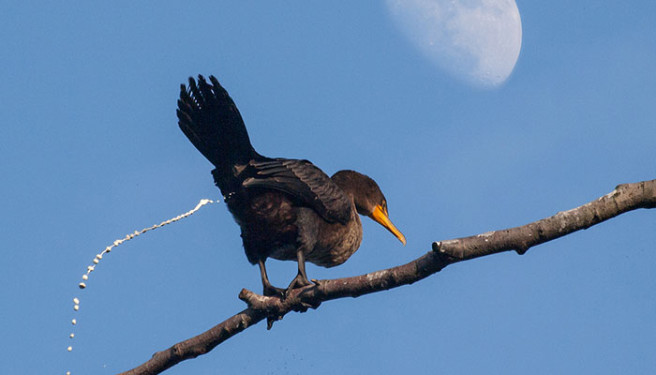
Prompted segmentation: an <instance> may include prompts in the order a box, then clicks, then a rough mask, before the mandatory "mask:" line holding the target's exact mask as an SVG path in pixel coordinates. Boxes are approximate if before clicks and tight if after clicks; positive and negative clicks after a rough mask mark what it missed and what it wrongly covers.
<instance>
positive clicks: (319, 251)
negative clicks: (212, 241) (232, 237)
mask: <svg viewBox="0 0 656 375" xmlns="http://www.w3.org/2000/svg"><path fill="white" fill-rule="evenodd" d="M209 80H210V82H209V83H208V82H207V81H206V80H205V78H204V77H203V76H201V75H199V76H198V83H196V81H195V80H194V79H193V78H189V87H188V88H187V87H185V85H184V84H183V85H181V87H180V100H178V110H177V115H178V124H179V125H180V129H182V131H183V132H184V134H185V135H186V136H187V138H189V140H190V141H191V143H193V145H194V146H195V147H196V148H197V149H198V151H200V152H201V153H202V154H203V155H204V156H205V157H206V158H207V159H208V160H209V161H210V162H211V163H212V164H214V166H215V167H216V168H215V169H214V170H213V171H212V175H213V176H214V182H215V183H216V185H217V186H218V187H219V189H221V194H223V198H224V200H225V202H226V203H227V205H228V209H229V210H230V212H231V213H232V215H233V216H234V218H235V221H236V222H237V223H238V224H239V227H240V228H241V237H242V240H243V243H244V249H245V250H246V256H247V257H248V260H249V261H250V262H251V263H252V264H256V263H257V264H258V265H259V267H260V273H261V276H262V285H263V287H264V294H265V295H268V296H272V295H278V296H284V295H285V291H284V290H282V289H278V288H275V287H273V286H272V285H271V283H270V282H269V279H268V277H267V272H266V268H265V265H264V262H265V261H266V259H267V258H274V259H279V260H296V261H297V262H298V274H297V275H296V278H294V280H293V281H292V282H291V284H290V285H289V287H288V289H292V288H297V287H302V286H306V285H310V281H308V279H307V275H306V273H305V261H306V260H308V261H310V262H312V263H314V264H317V265H319V266H324V267H333V266H337V265H339V264H342V263H344V262H345V261H346V260H347V259H348V258H349V257H350V256H351V255H352V254H353V253H354V252H355V251H356V250H357V249H358V247H359V246H360V242H361V240H362V225H361V223H360V217H359V216H358V214H361V215H366V216H369V217H371V218H372V219H373V220H375V221H377V222H378V223H380V224H381V225H383V226H384V227H385V228H387V229H388V230H389V231H390V232H392V233H393V234H394V235H395V236H396V237H397V238H398V239H399V240H401V242H403V244H404V245H405V242H406V241H405V237H404V236H403V234H401V232H400V231H399V230H398V229H396V227H395V226H394V225H393V224H392V222H391V221H390V220H389V218H388V213H387V201H386V200H385V197H384V196H383V193H382V192H381V191H380V188H379V187H378V185H377V184H376V182H374V180H372V179H371V178H369V177H367V176H365V175H363V174H360V173H358V172H355V171H349V170H344V171H339V172H337V173H335V174H334V175H333V176H332V177H330V178H329V177H328V176H327V175H326V174H325V173H324V172H323V171H321V170H320V169H319V168H317V167H315V166H314V165H313V164H312V163H310V162H309V161H307V160H296V159H283V158H268V157H265V156H262V155H260V154H258V153H257V152H256V151H255V149H253V146H252V145H251V142H250V140H249V138H248V133H247V132H246V126H245V125H244V121H243V120H242V118H241V115H240V114H239V111H238V110H237V107H236V106H235V103H234V102H233V101H232V99H231V98H230V96H229V95H228V93H227V92H226V90H225V89H224V88H223V87H221V85H220V84H219V81H218V80H217V79H216V78H214V77H213V76H210V77H209Z"/></svg>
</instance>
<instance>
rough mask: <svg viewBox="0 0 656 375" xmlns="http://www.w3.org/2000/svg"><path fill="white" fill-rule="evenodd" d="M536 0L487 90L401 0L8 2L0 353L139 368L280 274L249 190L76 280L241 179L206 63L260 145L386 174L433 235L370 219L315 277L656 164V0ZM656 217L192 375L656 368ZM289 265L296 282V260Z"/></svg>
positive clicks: (5, 365)
mask: <svg viewBox="0 0 656 375" xmlns="http://www.w3.org/2000/svg"><path fill="white" fill-rule="evenodd" d="M518 7H519V10H520V13H521V16H522V24H523V45H522V51H521V54H520V57H519V61H518V63H517V66H516V68H515V71H514V73H513V75H512V76H511V77H510V79H509V80H508V81H507V83H506V84H505V85H503V86H502V87H500V88H498V89H496V90H480V89H476V88H472V87H470V86H467V85H465V84H462V83H461V82H460V81H458V80H456V79H454V78H452V77H451V76H449V75H447V74H445V73H443V72H441V71H440V70H439V69H438V68H437V67H436V66H435V65H433V64H432V63H431V62H430V61H428V60H426V59H425V57H424V56H423V55H422V54H421V53H420V52H418V51H417V50H416V49H415V48H414V47H413V45H412V44H411V43H410V42H409V41H408V40H407V39H406V38H405V36H404V35H403V34H402V33H401V32H400V31H399V30H398V29H397V28H396V26H395V24H394V23H393V22H392V20H391V19H390V17H389V15H388V13H387V10H386V8H385V6H384V4H383V3H382V2H381V3H376V2H337V3H335V2H316V1H315V2H300V1H299V2H292V3H286V4H285V5H273V4H271V3H269V2H267V3H266V4H265V3H264V2H262V3H259V4H256V5H255V4H248V5H247V4H245V3H244V2H239V3H238V2H230V3H228V2H223V1H219V2H215V1H207V2H195V3H184V4H183V3H179V4H177V3H173V2H126V1H115V2H111V3H105V4H98V3H96V4H93V3H90V2H82V1H79V2H68V3H66V4H61V3H60V4H55V3H43V2H33V1H22V2H13V3H11V4H4V5H3V7H2V8H3V10H2V12H0V35H1V39H0V40H1V41H2V51H3V52H2V57H1V58H0V62H1V64H2V69H0V82H1V83H2V86H3V90H1V91H0V103H2V104H0V105H1V106H2V113H3V120H2V122H3V126H2V127H0V153H1V154H0V155H1V156H2V158H1V160H2V161H1V162H0V174H1V175H2V176H3V177H4V183H3V184H2V185H1V186H0V196H2V197H3V199H2V208H3V215H2V216H1V218H0V221H1V224H0V227H2V228H3V231H4V233H5V234H4V236H3V248H4V252H3V254H4V258H3V261H2V262H1V263H0V264H1V265H2V266H1V267H2V272H0V281H1V282H2V285H3V287H2V288H1V289H0V290H1V291H2V300H3V301H4V302H3V304H4V306H3V309H2V314H1V316H2V319H1V322H2V323H0V324H1V325H2V332H3V336H4V341H5V345H4V349H3V350H2V354H0V356H1V357H0V372H2V373H15V374H46V373H50V374H52V373H54V374H63V373H65V371H67V370H70V371H72V373H73V374H114V373H117V372H120V371H125V370H127V369H130V368H132V367H134V366H136V365H139V364H141V363H142V362H143V361H145V360H147V359H148V358H149V357H150V356H151V354H152V353H154V352H155V351H158V350H162V349H165V348H167V347H169V346H170V345H171V344H173V343H175V342H178V341H180V340H182V339H186V338H188V337H191V336H193V335H195V334H197V333H200V332H202V331H204V330H206V329H208V328H210V327H211V326H213V325H214V324H216V323H218V322H220V321H222V320H224V319H225V318H227V317H229V316H231V315H232V314H234V313H236V312H238V311H240V310H241V309H243V308H244V305H243V303H242V302H241V301H239V300H238V299H237V294H238V292H239V290H240V289H241V288H243V287H245V288H249V289H252V290H256V291H259V290H260V281H259V274H258V270H257V267H253V266H251V265H250V264H249V263H248V262H247V260H246V257H245V255H244V253H243V250H242V247H241V241H240V237H239V230H238V227H237V225H236V224H235V223H234V222H233V220H232V217H231V216H230V214H229V213H228V212H227V209H226V208H225V207H224V205H223V204H221V205H212V206H209V207H207V208H205V209H203V210H202V211H201V212H199V213H198V214H196V215H194V216H192V217H191V218H189V219H187V220H185V221H182V222H180V223H178V224H175V225H172V226H170V227H167V228H166V229H161V230H158V231H155V232H152V233H149V234H148V235H146V236H143V237H139V238H137V239H135V240H133V241H130V242H129V243H127V244H124V245H122V246H120V247H119V248H117V249H116V250H115V251H114V252H112V253H111V254H109V255H108V256H107V257H106V258H105V259H104V260H103V262H102V263H101V264H100V265H99V266H98V269H97V271H96V272H94V273H93V274H92V276H91V279H90V280H89V288H87V290H85V291H83V292H80V291H79V290H78V289H77V287H76V285H77V283H78V282H79V281H80V276H81V275H82V273H83V272H84V271H85V269H86V266H87V265H88V264H89V263H90V261H91V260H92V258H93V256H94V255H95V254H96V253H97V252H99V251H100V250H102V249H103V248H104V247H105V246H107V245H108V244H110V243H111V242H112V241H113V240H114V239H117V238H120V237H122V236H123V235H125V234H127V233H129V232H132V231H134V230H135V229H141V228H144V227H146V226H150V225H152V224H155V223H158V222H160V221H162V220H165V219H167V218H169V217H173V216H176V215H178V214H179V213H182V212H184V211H187V210H189V209H191V208H192V207H193V206H194V205H195V204H196V203H197V202H198V200H199V199H201V198H214V199H215V198H218V197H219V192H218V189H216V188H215V187H214V185H213V183H212V179H211V176H210V169H211V166H210V164H209V162H207V161H206V160H205V159H204V158H203V157H202V155H200V153H198V152H197V151H196V150H195V149H194V148H193V146H191V144H190V143H189V142H188V141H187V139H186V138H185V137H184V136H183V134H182V133H181V132H180V131H179V129H178V127H177V123H176V117H175V106H176V99H177V96H178V87H179V84H180V83H182V82H184V81H185V80H186V78H187V77H188V76H190V75H196V74H198V73H202V74H205V75H209V74H214V75H216V76H217V77H218V78H219V79H220V80H221V82H222V83H223V84H224V85H225V86H226V88H227V89H228V90H229V92H230V93H231V95H232V96H233V98H234V99H235V101H236V103H237V105H238V106H239V108H240V110H241V113H242V115H243V117H244V119H245V121H246V124H247V127H248V130H249V132H250V135H251V140H252V142H253V144H254V146H255V147H256V149H257V150H258V151H259V152H260V153H262V154H264V155H268V156H285V157H294V158H307V159H309V160H311V161H313V162H314V163H315V164H316V165H318V166H320V167H321V168H322V169H324V171H326V172H327V173H329V174H332V173H333V172H335V171H337V170H339V169H356V170H358V171H361V172H363V173H366V174H368V175H370V176H372V177H373V178H375V179H376V180H377V181H378V183H379V184H380V186H381V188H382V189H383V191H384V193H385V195H386V196H387V199H388V202H389V208H390V215H391V218H392V219H393V221H394V222H395V224H396V225H397V226H398V227H399V228H400V229H401V230H402V231H403V232H404V234H405V235H406V237H407V239H408V245H407V246H406V247H402V246H401V245H400V244H399V243H398V241H397V240H396V239H395V238H394V237H392V236H391V235H390V234H389V233H388V232H386V231H385V230H384V229H383V228H381V227H379V226H378V225H376V224H375V223H373V222H371V221H367V222H366V223H365V224H364V231H365V237H364V241H363V244H362V246H361V248H360V250H359V251H358V252H357V253H356V254H355V255H354V256H353V257H352V258H351V259H350V260H349V261H348V262H347V263H346V264H344V265H342V266H340V267H337V268H333V269H323V268H319V267H315V266H313V265H309V266H308V274H309V275H310V277H312V278H336V277H343V276H351V275H359V274H363V273H366V272H371V271H375V270H379V269H382V268H387V267H391V266H394V265H398V264H402V263H405V262H408V261H410V260H412V259H414V258H417V257H419V256H421V255H423V254H424V253H425V252H427V251H429V250H430V248H431V243H432V242H433V241H437V240H444V239H450V238H455V237H461V236H466V235H472V234H477V233H481V232H485V231H489V230H494V229H501V228H505V227H510V226H516V225H522V224H525V223H528V222H531V221H534V220H537V219H540V218H543V217H546V216H550V215H552V214H554V213H556V212H557V211H561V210H566V209H570V208H572V207H575V206H578V205H581V204H583V203H586V202H588V201H590V200H593V199H595V198H597V197H599V196H601V195H603V194H606V193H608V192H610V191H611V190H612V189H613V188H614V186H615V185H617V184H619V183H624V182H635V181H640V180H649V179H653V178H656V174H655V171H656V169H655V168H654V160H656V148H655V147H654V139H655V137H656V105H654V103H655V98H656V74H654V67H655V66H656V26H655V24H654V17H655V16H656V3H654V2H653V1H634V2H631V3H610V2H597V1H577V2H574V3H573V2H570V1H551V2H537V3H536V2H527V1H521V2H520V3H519V4H518ZM655 224H656V217H655V216H654V212H649V211H646V210H642V211H639V212H633V213H629V214H627V215H624V216H621V217H619V218H617V219H614V220H611V221H610V222H606V223H603V224H601V225H599V226H597V227H593V228H591V229H588V230H586V231H582V232H579V233H575V234H573V235H571V236H568V237H566V238H563V239H560V240H557V241H554V242H551V243H548V244H545V245H542V246H539V247H537V248H534V249H532V250H531V251H529V252H528V253H527V254H526V255H524V256H518V255H516V254H514V253H507V254H500V255H496V256H492V257H487V258H484V259H478V260H474V261H469V262H465V263H461V264H457V265H454V266H451V267H449V268H447V269H445V270H444V271H442V272H441V273H439V274H437V275H435V276H433V277H431V278H429V279H427V280H424V281H422V282H420V283H417V284H415V285H412V286H406V287H402V288H399V289H396V290H393V291H389V292H385V293H378V294H374V295H369V296H363V297H361V298H358V299H344V300H339V301H333V302H329V303H325V304H324V305H322V306H321V308H320V309H319V310H317V311H310V312H308V313H305V314H291V315H288V316H287V317H285V319H284V320H283V321H281V322H279V323H277V324H276V325H275V327H274V329H273V330H271V331H266V329H265V326H264V324H260V325H258V326H255V327H252V328H250V329H248V330H247V331H246V332H244V333H242V334H240V335H238V336H237V337H235V338H233V339H231V340H229V341H228V342H226V343H225V344H223V345H221V346H220V347H219V348H217V349H216V350H215V351H214V352H212V353H210V354H208V355H205V356H203V357H201V358H198V359H195V360H191V361H187V362H185V363H183V364H181V365H179V366H176V367H174V368H172V369H171V370H169V371H168V372H166V373H167V374H210V373H226V374H232V373H240V374H279V373H282V374H304V373H308V372H309V373H313V374H331V373H335V372H339V373H344V374H361V373H374V372H376V373H383V374H386V373H387V374H393V373H399V372H407V373H419V374H429V373H436V372H440V373H445V374H462V373H468V374H489V373H505V374H526V373H534V374H553V373H571V374H575V373H576V374H578V373H596V374H604V373H608V374H612V373H634V374H640V373H653V371H654V369H655V368H656V357H655V356H654V355H653V348H654V347H656V326H655V325H654V324H653V321H654V318H655V317H656V298H655V297H656V296H655V294H654V290H656V278H654V276H653V266H654V264H656V252H654V249H655V247H656V231H654V226H655ZM269 272H270V277H271V279H272V282H273V283H274V284H277V285H286V284H287V283H288V282H289V280H291V278H292V277H293V276H294V274H295V265H294V263H292V262H277V261H270V262H269ZM73 297H79V298H80V300H81V304H80V311H79V312H77V313H74V312H73V309H72V298H73ZM73 317H75V318H77V320H78V325H77V327H76V328H75V333H76V335H77V336H76V338H75V339H74V340H70V339H68V334H69V333H70V332H71V330H72V326H71V325H70V320H71V319H72V318H73ZM71 344H72V345H73V346H74V350H73V352H72V353H67V352H66V347H67V346H68V345H71Z"/></svg>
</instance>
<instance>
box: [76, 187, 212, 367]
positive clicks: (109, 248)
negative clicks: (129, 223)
mask: <svg viewBox="0 0 656 375" xmlns="http://www.w3.org/2000/svg"><path fill="white" fill-rule="evenodd" d="M209 203H215V201H213V200H211V199H201V200H200V202H198V204H197V205H196V207H194V208H193V209H192V210H190V211H187V212H186V213H184V214H182V215H178V216H176V217H174V218H172V219H169V220H166V221H163V222H161V223H159V224H155V225H153V226H151V227H148V228H144V229H142V230H140V231H139V230H135V231H134V232H133V233H129V234H127V235H126V236H125V237H123V238H121V239H117V240H114V242H112V244H111V245H109V246H107V247H105V249H104V250H103V251H101V252H100V253H99V254H96V256H95V257H94V258H93V260H92V262H93V265H90V266H88V267H87V272H86V273H85V274H83V275H82V280H84V281H87V280H89V274H90V273H91V272H93V271H94V270H95V269H96V265H97V264H99V263H100V260H102V259H103V255H104V254H107V253H109V252H110V251H112V249H113V248H114V247H116V246H118V245H120V244H122V243H123V242H125V241H129V240H131V239H133V238H135V237H137V236H139V235H141V234H144V233H146V232H148V231H150V230H154V229H157V228H160V227H163V226H165V225H167V224H171V223H173V222H176V221H178V220H181V219H184V218H186V217H189V216H191V215H193V214H194V213H196V211H198V210H200V208H201V207H203V206H205V205H207V204H209ZM78 286H79V288H80V289H85V288H86V287H87V284H86V283H84V282H81V283H79V284H78ZM73 303H74V304H75V305H74V306H73V310H75V311H78V310H79V309H80V300H79V298H77V297H75V298H73ZM71 323H72V324H73V325H76V324H77V320H75V319H73V320H71ZM69 337H70V338H71V339H72V338H74V337H75V333H71V334H70V335H69ZM67 350H68V351H69V352H70V351H72V350H73V347H72V346H69V347H68V348H67ZM70 374H71V372H70V371H67V372H66V375H70Z"/></svg>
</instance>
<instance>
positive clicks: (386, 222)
mask: <svg viewBox="0 0 656 375" xmlns="http://www.w3.org/2000/svg"><path fill="white" fill-rule="evenodd" d="M369 217H371V218H372V219H373V220H374V221H376V222H377V223H378V224H380V225H382V226H384V227H385V228H387V230H388V231H390V232H392V234H393V235H394V236H395V237H396V238H398V239H399V241H401V242H402V243H403V245H405V243H406V241H405V236H404V235H403V233H401V231H399V230H398V229H396V227H395V226H394V224H392V222H391V221H390V219H389V216H388V215H387V209H385V208H383V206H381V205H377V206H376V207H375V208H374V212H372V213H371V215H370V216H369Z"/></svg>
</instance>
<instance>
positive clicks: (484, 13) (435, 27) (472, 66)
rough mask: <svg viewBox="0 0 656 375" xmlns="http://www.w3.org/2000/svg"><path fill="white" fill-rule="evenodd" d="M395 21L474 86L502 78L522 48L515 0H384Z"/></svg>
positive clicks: (424, 49)
mask: <svg viewBox="0 0 656 375" xmlns="http://www.w3.org/2000/svg"><path fill="white" fill-rule="evenodd" d="M387 8H388V11H389V13H390V15H391V16H392V19H394V21H395V23H396V24H397V26H398V27H399V28H400V29H401V30H402V31H403V32H404V33H405V34H406V36H407V37H408V38H409V39H410V40H411V41H412V42H413V44H415V46H416V47H417V48H418V49H419V50H420V51H421V52H422V53H423V54H424V55H425V56H426V57H428V58H429V59H430V60H431V61H432V62H434V63H435V64H436V65H437V66H439V67H440V68H442V69H443V70H445V71H447V72H448V73H449V74H451V75H452V76H454V77H456V78H458V79H460V80H462V81H465V82H467V83H469V84H471V85H473V86H477V87H482V88H495V87H498V86H499V85H501V84H502V83H504V82H505V81H506V80H507V79H508V77H509V76H510V74H511V73H512V71H513V69H514V68H515V64H516V63H517V59H518V58H519V51H520V49H521V47H522V21H521V18H520V16H519V9H517V3H515V0H461V1H457V0H387Z"/></svg>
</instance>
